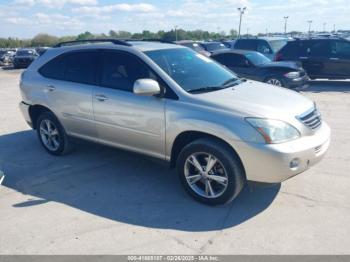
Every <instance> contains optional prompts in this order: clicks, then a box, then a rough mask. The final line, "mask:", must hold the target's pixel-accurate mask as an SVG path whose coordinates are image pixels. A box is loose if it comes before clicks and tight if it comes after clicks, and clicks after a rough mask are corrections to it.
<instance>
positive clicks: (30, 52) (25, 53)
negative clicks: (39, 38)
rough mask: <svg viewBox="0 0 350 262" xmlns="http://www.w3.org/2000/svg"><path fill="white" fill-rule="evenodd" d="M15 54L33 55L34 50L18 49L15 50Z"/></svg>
mask: <svg viewBox="0 0 350 262" xmlns="http://www.w3.org/2000/svg"><path fill="white" fill-rule="evenodd" d="M16 55H35V51H34V50H20V51H17V54H16Z"/></svg>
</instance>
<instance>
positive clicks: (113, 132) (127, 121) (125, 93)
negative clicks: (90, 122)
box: [93, 51, 165, 158]
mask: <svg viewBox="0 0 350 262" xmlns="http://www.w3.org/2000/svg"><path fill="white" fill-rule="evenodd" d="M100 63H101V64H100V71H101V72H100V86H99V87H96V88H94V91H93V109H94V118H95V123H96V127H97V132H98V136H99V139H100V141H101V142H102V143H106V144H110V145H113V146H118V147H122V148H125V149H129V150H133V151H137V152H141V153H144V154H148V155H152V156H155V157H160V158H162V157H164V148H165V99H163V98H160V97H156V96H151V97H147V96H139V95H135V94H134V93H133V85H134V82H135V81H136V80H138V79H143V78H152V79H154V80H158V79H157V77H156V76H155V74H154V73H153V72H152V70H150V69H149V67H148V66H147V65H146V64H144V63H143V62H142V61H141V60H140V59H138V58H137V57H136V56H134V55H132V54H129V53H125V52H119V51H103V52H102V55H101V61H100Z"/></svg>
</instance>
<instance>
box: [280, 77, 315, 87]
mask: <svg viewBox="0 0 350 262" xmlns="http://www.w3.org/2000/svg"><path fill="white" fill-rule="evenodd" d="M309 80H310V79H309V77H308V76H307V75H305V76H303V77H299V78H295V79H290V78H287V77H285V81H284V82H285V85H286V87H288V88H291V89H305V88H307V87H309V84H308V83H309Z"/></svg>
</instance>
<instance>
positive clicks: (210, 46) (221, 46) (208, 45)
mask: <svg viewBox="0 0 350 262" xmlns="http://www.w3.org/2000/svg"><path fill="white" fill-rule="evenodd" d="M204 45H205V47H206V48H207V50H208V51H216V50H222V49H227V47H226V46H225V45H224V44H223V43H205V44H204Z"/></svg>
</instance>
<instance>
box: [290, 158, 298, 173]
mask: <svg viewBox="0 0 350 262" xmlns="http://www.w3.org/2000/svg"><path fill="white" fill-rule="evenodd" d="M299 165H300V160H299V159H298V158H295V159H293V160H292V161H291V162H290V164H289V167H290V169H292V170H297V169H298V168H299Z"/></svg>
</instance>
